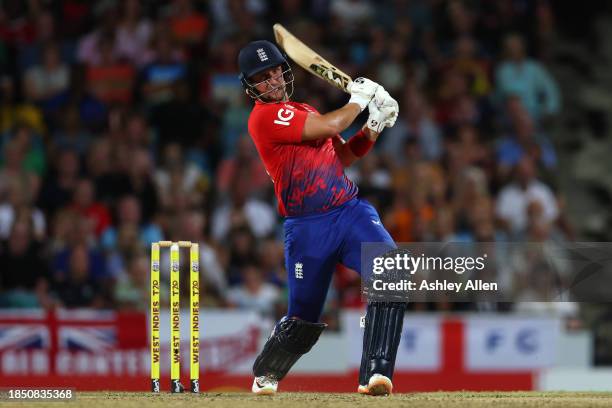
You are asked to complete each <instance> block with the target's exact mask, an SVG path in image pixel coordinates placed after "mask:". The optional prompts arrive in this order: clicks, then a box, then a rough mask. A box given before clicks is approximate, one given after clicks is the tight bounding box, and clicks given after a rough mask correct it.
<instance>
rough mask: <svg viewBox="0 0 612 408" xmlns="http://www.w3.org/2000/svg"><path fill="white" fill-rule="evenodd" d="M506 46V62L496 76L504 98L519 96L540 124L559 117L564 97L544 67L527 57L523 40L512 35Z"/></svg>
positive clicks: (507, 38)
mask: <svg viewBox="0 0 612 408" xmlns="http://www.w3.org/2000/svg"><path fill="white" fill-rule="evenodd" d="M504 46H505V59H504V60H503V62H502V63H501V64H500V65H499V66H498V67H497V70H496V72H495V77H496V80H495V82H496V86H497V88H498V92H499V93H500V96H501V97H502V98H505V97H507V96H509V95H517V96H518V97H519V98H520V99H521V101H522V103H523V105H524V106H525V108H526V109H527V111H528V112H529V114H530V115H531V116H532V117H533V118H535V119H536V120H537V119H539V118H541V117H542V116H547V115H554V114H557V113H559V110H560V109H561V96H560V95H559V88H558V86H557V83H556V81H555V80H554V78H553V77H552V76H551V75H550V73H549V72H548V71H547V70H546V68H545V67H544V66H542V65H541V64H540V63H539V62H537V61H535V60H533V59H531V58H528V57H527V55H526V52H525V45H524V44H523V39H522V38H521V36H520V35H518V34H511V35H509V36H508V37H506V39H505V45H504Z"/></svg>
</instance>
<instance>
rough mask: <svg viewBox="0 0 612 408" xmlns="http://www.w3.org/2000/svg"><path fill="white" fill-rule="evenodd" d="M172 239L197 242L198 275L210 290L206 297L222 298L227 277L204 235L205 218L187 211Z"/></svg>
mask: <svg viewBox="0 0 612 408" xmlns="http://www.w3.org/2000/svg"><path fill="white" fill-rule="evenodd" d="M178 225H179V226H180V228H177V229H176V230H175V231H173V233H174V238H175V239H176V240H177V241H178V238H179V237H184V238H182V239H185V240H187V241H191V242H197V243H198V244H199V249H200V275H201V276H202V278H203V283H204V285H205V286H206V287H207V288H209V289H210V292H212V293H209V294H207V295H208V296H217V297H219V296H224V295H225V294H226V291H227V276H226V275H225V272H224V271H223V269H222V267H221V264H220V261H219V256H218V255H217V251H216V250H215V248H214V247H212V246H211V245H210V244H209V243H208V241H209V240H208V239H206V237H205V235H204V231H205V228H206V218H205V217H204V215H203V214H202V213H201V212H199V211H187V212H186V213H184V214H183V215H182V216H181V218H180V223H179V224H178Z"/></svg>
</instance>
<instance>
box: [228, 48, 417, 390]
mask: <svg viewBox="0 0 612 408" xmlns="http://www.w3.org/2000/svg"><path fill="white" fill-rule="evenodd" d="M238 65H239V69H240V80H241V82H242V84H243V86H244V88H245V90H246V93H247V94H248V95H249V96H250V97H252V98H253V99H254V100H255V106H254V107H253V110H252V112H251V115H250V117H249V123H248V127H249V133H250V135H251V137H252V138H253V141H254V142H255V146H256V147H257V150H258V152H259V155H260V157H261V159H262V161H263V163H264V165H265V168H266V170H267V172H268V174H269V175H270V177H271V178H272V181H273V182H274V191H275V194H276V197H277V199H278V211H279V213H280V214H281V215H282V216H283V217H285V222H284V232H285V265H286V268H287V273H288V275H289V276H288V289H289V290H288V292H289V299H288V301H289V305H288V312H287V316H285V317H283V318H282V319H281V320H280V321H279V322H278V323H277V324H276V325H275V328H274V330H273V332H272V334H271V335H270V337H269V339H268V341H267V342H266V344H265V346H264V348H263V350H262V351H261V353H260V354H259V356H258V357H257V359H256V360H255V363H254V365H253V374H254V376H255V379H254V381H253V386H252V391H253V392H254V393H255V394H259V395H270V394H274V393H276V391H277V388H278V382H279V381H281V380H282V379H283V378H284V377H285V375H286V374H287V372H288V371H289V370H290V369H291V367H292V366H293V365H294V364H295V363H296V361H297V360H298V359H299V358H300V357H301V356H302V355H303V354H305V353H307V352H308V351H310V349H311V348H312V346H313V345H314V344H315V343H316V342H317V340H318V339H319V336H320V335H321V332H322V331H323V330H324V329H325V327H326V324H324V323H319V318H320V316H321V311H322V309H323V303H324V301H325V297H326V294H327V291H328V288H329V285H330V282H331V278H332V274H333V272H334V270H335V267H336V265H337V264H338V263H342V264H343V265H345V266H347V267H349V268H351V269H353V270H355V271H357V272H358V273H360V274H361V264H360V262H361V254H360V251H361V243H362V242H381V243H386V244H389V246H390V247H393V248H395V247H396V245H395V243H394V242H393V240H392V238H391V236H390V235H389V233H388V232H387V231H386V230H385V228H384V227H383V225H382V223H381V221H380V217H379V215H378V213H377V212H376V210H375V209H374V207H372V205H371V204H369V203H368V202H367V201H364V200H361V199H359V198H358V189H357V186H356V185H355V184H354V183H353V182H352V181H351V180H349V179H348V178H347V177H346V175H345V174H344V168H345V167H347V166H350V165H351V164H352V163H354V162H355V161H356V160H357V159H358V158H360V157H363V156H364V155H365V154H366V153H368V151H369V150H370V149H371V148H372V146H373V144H374V142H375V141H376V139H377V137H378V135H379V134H380V132H381V131H382V130H383V129H384V128H385V127H391V126H393V125H394V123H395V120H396V118H397V114H398V109H399V108H398V104H397V102H396V101H395V100H394V99H393V98H391V96H390V95H389V94H388V93H387V92H386V91H385V90H384V89H383V87H382V86H380V85H379V84H377V83H375V82H373V81H370V80H369V79H365V78H358V79H356V80H355V81H354V82H353V83H352V84H351V86H350V88H349V91H350V94H351V96H350V99H349V101H348V103H347V104H346V105H344V106H343V107H341V108H340V109H337V110H334V111H332V112H329V113H325V114H321V113H319V112H317V110H316V109H315V108H313V107H312V106H310V105H308V104H306V103H299V102H294V101H291V99H290V98H291V95H292V93H293V79H294V78H293V74H292V72H291V67H290V66H289V64H288V62H287V60H286V58H285V56H284V54H282V53H281V52H280V50H279V49H278V48H277V47H276V46H275V45H274V44H272V43H271V42H269V41H254V42H252V43H249V44H248V45H246V46H245V47H244V48H243V49H242V50H241V51H240V53H239V55H238ZM366 108H368V112H369V117H368V119H367V122H366V124H365V125H364V126H363V127H362V128H361V130H359V131H358V132H357V133H356V134H355V135H353V136H352V137H351V138H350V139H349V141H348V142H345V141H344V140H343V139H342V137H341V136H340V135H339V133H340V132H342V131H344V130H345V129H347V128H348V127H349V126H350V125H351V124H352V123H353V121H354V120H355V118H356V117H357V116H358V115H359V114H360V113H361V112H362V111H363V110H364V109H366ZM405 307H406V305H405V303H399V302H369V303H368V306H367V314H366V319H365V333H364V338H363V354H362V361H361V368H360V373H359V387H358V392H360V393H362V394H368V395H387V394H390V393H391V391H392V389H393V384H392V378H393V370H394V365H395V356H396V353H397V348H398V346H399V341H400V337H401V332H402V323H403V316H404V311H405Z"/></svg>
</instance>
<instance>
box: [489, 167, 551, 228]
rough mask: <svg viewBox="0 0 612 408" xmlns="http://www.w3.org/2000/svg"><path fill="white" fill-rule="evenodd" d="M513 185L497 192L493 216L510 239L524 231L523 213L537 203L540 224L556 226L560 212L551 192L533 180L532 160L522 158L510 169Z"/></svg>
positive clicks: (525, 226) (524, 216)
mask: <svg viewBox="0 0 612 408" xmlns="http://www.w3.org/2000/svg"><path fill="white" fill-rule="evenodd" d="M514 172H515V176H514V181H513V182H511V183H510V184H508V185H506V186H505V187H504V188H502V190H501V191H500V192H499V196H498V198H497V205H496V210H495V212H496V215H497V217H498V219H499V221H500V223H501V226H502V227H503V228H504V229H505V230H506V231H508V232H509V233H511V234H512V235H514V236H517V235H520V234H524V233H525V232H526V231H527V228H528V226H529V225H528V217H527V216H528V212H527V209H528V207H529V205H530V203H531V202H533V201H537V202H539V203H540V205H541V207H542V220H543V221H544V222H548V223H553V224H554V223H556V222H557V219H558V218H559V215H560V211H559V206H558V203H557V200H556V198H555V195H554V193H553V191H552V190H551V189H550V187H548V186H547V185H546V184H544V183H543V182H541V181H539V180H538V179H537V178H536V171H535V165H534V162H533V159H531V158H530V157H528V156H525V157H524V158H523V159H521V161H520V162H519V163H518V164H517V165H516V167H515V168H514Z"/></svg>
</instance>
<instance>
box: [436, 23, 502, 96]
mask: <svg viewBox="0 0 612 408" xmlns="http://www.w3.org/2000/svg"><path fill="white" fill-rule="evenodd" d="M476 47H477V43H476V41H475V40H474V38H472V37H469V36H467V35H464V36H461V37H459V38H458V39H457V40H456V41H455V44H454V50H453V52H454V55H453V58H452V59H451V60H450V61H449V63H448V66H447V67H445V68H446V69H451V70H456V71H457V72H460V73H462V74H463V75H465V76H466V77H467V79H468V89H469V91H470V94H471V95H473V96H475V97H482V96H486V95H488V94H489V92H490V91H491V80H490V78H489V69H490V67H489V63H488V61H486V60H484V59H481V58H479V57H478V56H477V51H478V50H477V48H476Z"/></svg>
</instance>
